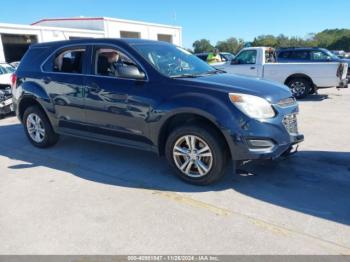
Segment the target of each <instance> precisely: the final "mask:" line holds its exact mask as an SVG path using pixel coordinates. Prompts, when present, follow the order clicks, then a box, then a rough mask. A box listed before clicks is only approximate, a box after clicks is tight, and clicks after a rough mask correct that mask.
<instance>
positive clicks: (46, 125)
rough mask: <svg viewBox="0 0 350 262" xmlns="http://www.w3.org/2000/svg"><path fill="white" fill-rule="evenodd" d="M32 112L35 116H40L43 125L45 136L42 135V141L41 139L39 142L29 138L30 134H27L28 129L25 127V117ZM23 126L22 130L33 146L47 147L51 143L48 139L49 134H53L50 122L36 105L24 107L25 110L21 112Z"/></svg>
mask: <svg viewBox="0 0 350 262" xmlns="http://www.w3.org/2000/svg"><path fill="white" fill-rule="evenodd" d="M32 113H33V114H36V115H37V116H39V117H40V119H41V121H42V123H43V127H44V129H45V137H44V139H43V141H41V142H40V143H38V142H36V141H34V140H33V139H32V138H31V136H30V135H29V132H28V129H27V118H28V116H29V115H30V114H32ZM23 126H24V131H25V133H26V135H27V137H28V139H29V141H30V142H31V143H32V144H33V145H34V146H36V147H40V148H45V147H48V146H50V145H51V144H52V140H51V139H50V136H53V131H52V127H51V124H50V122H49V120H48V119H47V117H46V115H45V113H44V112H42V110H41V109H39V108H38V107H37V106H31V107H29V108H27V109H26V111H25V112H24V114H23Z"/></svg>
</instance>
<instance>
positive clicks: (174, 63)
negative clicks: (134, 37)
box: [133, 43, 217, 78]
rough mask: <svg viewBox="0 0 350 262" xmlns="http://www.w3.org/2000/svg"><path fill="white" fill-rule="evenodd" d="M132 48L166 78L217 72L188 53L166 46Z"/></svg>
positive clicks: (137, 45)
mask: <svg viewBox="0 0 350 262" xmlns="http://www.w3.org/2000/svg"><path fill="white" fill-rule="evenodd" d="M133 47H134V48H135V49H136V50H137V51H138V52H139V53H140V54H141V55H142V56H143V57H144V58H145V59H146V60H147V61H148V62H149V63H150V64H151V65H152V66H153V67H154V68H155V69H156V70H157V71H158V72H160V73H161V74H163V75H166V76H168V77H173V78H174V77H191V76H192V77H195V76H200V75H203V74H209V73H212V72H217V70H216V69H215V68H213V67H211V66H209V65H208V64H207V63H206V62H204V61H202V60H201V59H199V58H198V57H196V56H194V55H192V54H191V53H190V52H188V51H186V50H184V49H182V48H180V47H176V46H174V45H167V44H158V43H157V44H156V43H155V44H152V43H147V44H135V45H133Z"/></svg>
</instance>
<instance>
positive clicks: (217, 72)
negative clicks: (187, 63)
mask: <svg viewBox="0 0 350 262" xmlns="http://www.w3.org/2000/svg"><path fill="white" fill-rule="evenodd" d="M224 73H227V72H226V71H224V70H221V69H215V70H211V71H208V72H205V73H203V74H208V75H214V74H224Z"/></svg>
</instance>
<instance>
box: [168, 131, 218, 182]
mask: <svg viewBox="0 0 350 262" xmlns="http://www.w3.org/2000/svg"><path fill="white" fill-rule="evenodd" d="M173 159H174V162H175V164H176V166H177V168H178V169H179V170H180V171H181V172H182V173H184V174H185V175H187V176H189V177H194V178H199V177H203V176H205V175H207V174H208V173H209V172H210V170H211V168H212V165H213V153H212V151H211V149H210V147H209V145H208V144H207V143H206V142H205V141H204V140H203V139H201V138H199V137H198V136H195V135H185V136H182V137H180V138H179V139H178V140H177V141H176V142H175V144H174V147H173Z"/></svg>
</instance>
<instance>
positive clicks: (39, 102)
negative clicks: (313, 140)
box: [12, 39, 303, 185]
mask: <svg viewBox="0 0 350 262" xmlns="http://www.w3.org/2000/svg"><path fill="white" fill-rule="evenodd" d="M12 82H13V83H12V89H13V95H14V105H15V108H16V112H17V115H18V118H19V119H20V121H21V122H22V123H23V125H24V130H25V133H26V135H27V136H28V138H29V140H30V142H31V143H32V144H33V145H34V146H37V147H41V148H45V147H49V146H52V145H54V144H55V143H56V142H57V141H58V138H59V135H70V136H75V137H81V138H86V139H91V140H95V141H101V142H106V143H113V144H116V145H122V146H128V147H133V148H137V149H143V150H148V151H152V152H156V153H158V154H159V155H166V157H167V159H168V161H169V163H170V164H171V166H172V167H173V168H174V169H175V170H176V172H177V174H178V175H179V176H180V178H182V179H184V180H186V181H188V182H191V183H193V184H197V185H205V184H209V183H212V182H215V181H217V180H218V179H219V178H220V177H221V176H222V175H223V174H224V171H225V167H226V164H227V162H228V160H230V159H232V160H234V163H236V162H237V161H244V160H251V159H271V158H272V159H273V158H277V157H279V156H280V155H281V154H283V153H285V152H288V151H289V150H290V149H291V147H292V146H293V145H294V144H296V143H299V142H300V141H302V140H303V136H302V135H300V134H299V133H298V130H297V122H296V114H297V112H298V105H297V103H296V101H295V99H294V98H293V97H292V94H291V93H290V91H289V89H288V88H287V87H285V86H283V85H279V84H277V83H272V82H266V81H261V80H255V79H251V78H245V77H239V76H235V75H229V74H226V73H225V72H222V71H219V70H216V69H214V68H213V67H211V66H209V65H208V64H207V63H205V62H203V61H202V60H200V59H199V58H197V57H195V56H194V55H191V54H190V53H189V52H187V51H186V50H184V49H182V48H179V47H176V46H173V45H170V44H168V43H165V42H156V41H147V40H140V39H124V40H123V39H85V40H73V41H63V42H52V43H43V44H36V45H33V46H31V48H30V49H29V50H28V51H27V53H26V55H25V56H24V58H23V59H22V61H21V64H20V66H19V68H18V70H17V72H16V74H15V75H13V77H12Z"/></svg>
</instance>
